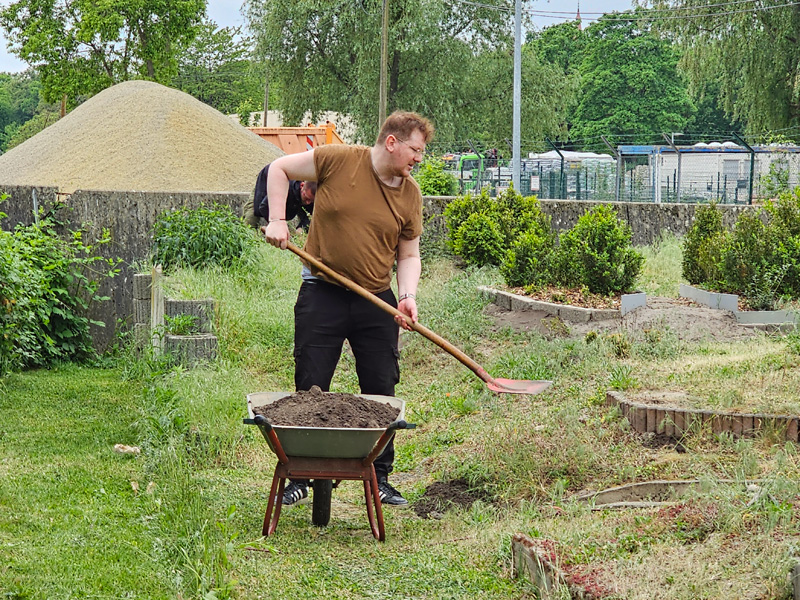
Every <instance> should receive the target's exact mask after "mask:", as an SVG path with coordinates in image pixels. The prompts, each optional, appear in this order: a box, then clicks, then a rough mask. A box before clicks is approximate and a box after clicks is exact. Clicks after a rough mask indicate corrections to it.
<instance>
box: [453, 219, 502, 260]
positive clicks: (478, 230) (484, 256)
mask: <svg viewBox="0 0 800 600" xmlns="http://www.w3.org/2000/svg"><path fill="white" fill-rule="evenodd" d="M502 238H503V236H502V234H501V232H500V227H499V226H498V225H497V223H496V222H495V221H494V220H493V219H492V218H491V217H490V216H489V215H487V214H486V213H473V214H471V215H470V216H469V217H467V220H466V221H464V223H462V225H461V227H459V228H458V230H457V231H456V235H455V242H454V250H455V252H456V254H458V255H459V256H461V258H463V259H464V260H465V261H466V262H467V264H469V265H475V266H478V267H482V266H484V265H499V264H500V262H501V261H502V258H503V254H504V251H505V249H504V246H503V239H502Z"/></svg>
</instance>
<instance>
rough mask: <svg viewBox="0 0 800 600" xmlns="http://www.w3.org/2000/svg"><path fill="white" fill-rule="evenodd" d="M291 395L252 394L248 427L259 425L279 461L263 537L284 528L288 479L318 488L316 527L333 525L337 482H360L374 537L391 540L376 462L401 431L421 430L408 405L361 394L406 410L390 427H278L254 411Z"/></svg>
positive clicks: (315, 495) (248, 400)
mask: <svg viewBox="0 0 800 600" xmlns="http://www.w3.org/2000/svg"><path fill="white" fill-rule="evenodd" d="M289 395H291V392H258V393H254V394H248V395H247V414H248V416H249V418H247V419H245V420H244V422H245V424H247V425H256V426H257V427H258V429H259V430H260V431H261V434H262V435H263V436H264V439H265V440H267V444H269V447H270V449H271V450H272V451H273V452H274V453H275V455H276V456H277V457H278V464H277V465H276V466H275V474H274V475H273V477H272V486H271V488H270V492H269V501H268V504H267V511H266V513H265V514H264V526H263V528H262V534H263V535H264V536H268V535H271V534H272V533H274V532H275V529H276V527H277V526H278V519H279V518H280V514H281V499H282V497H283V492H284V485H285V482H286V480H287V479H290V478H295V479H309V480H312V485H313V488H314V490H313V491H314V493H313V508H312V519H311V520H312V522H313V523H314V525H318V526H322V527H324V526H325V525H327V524H328V521H329V520H330V514H331V489H332V488H333V487H334V483H333V482H334V481H337V482H338V481H341V480H344V479H355V480H359V481H362V482H363V484H364V500H365V502H366V508H367V518H368V520H369V524H370V529H372V534H373V535H374V536H375V537H376V538H377V539H378V540H380V541H383V540H385V539H386V530H385V527H384V523H383V510H382V508H381V500H380V493H379V489H378V480H377V477H376V474H375V468H374V467H373V464H372V463H373V461H374V460H375V459H376V458H377V457H378V455H379V454H380V453H381V452H382V451H383V449H384V448H385V447H386V445H387V444H388V443H389V442H390V441H391V440H392V439H393V438H394V435H395V432H396V431H397V430H398V429H413V428H414V427H416V426H415V425H413V424H411V423H406V422H405V420H404V416H405V401H403V400H401V399H399V398H395V397H393V396H377V395H370V394H358V396H359V397H361V398H365V399H367V400H371V401H374V402H383V403H384V404H389V405H391V406H394V407H395V408H398V409H400V413H399V414H398V415H397V419H396V420H395V421H394V422H392V423H390V424H388V425H387V426H386V427H377V428H354V427H296V426H285V425H273V424H271V423H270V422H269V421H268V420H267V419H266V418H265V417H264V416H263V415H256V414H255V412H254V409H255V408H257V407H259V406H266V405H268V404H271V403H273V402H277V401H278V400H280V399H281V398H284V397H286V396H289Z"/></svg>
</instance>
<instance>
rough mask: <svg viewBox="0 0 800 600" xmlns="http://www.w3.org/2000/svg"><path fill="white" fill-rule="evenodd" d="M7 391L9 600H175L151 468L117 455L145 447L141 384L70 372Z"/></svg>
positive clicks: (94, 372) (1, 492) (4, 481)
mask: <svg viewBox="0 0 800 600" xmlns="http://www.w3.org/2000/svg"><path fill="white" fill-rule="evenodd" d="M0 391H2V394H1V395H0V411H1V412H2V425H0V473H1V474H2V476H0V548H2V555H3V557H4V558H3V560H2V561H0V563H2V565H0V590H2V592H3V594H4V596H3V597H9V598H70V597H93V598H120V597H129V598H160V597H168V596H169V593H168V591H169V590H170V587H171V585H170V575H169V571H170V568H169V565H168V564H165V563H163V562H162V561H160V560H159V556H158V554H157V553H156V551H155V548H156V546H157V544H156V542H157V539H158V531H157V530H156V529H155V528H154V527H153V525H152V522H153V517H154V514H155V512H156V511H157V508H158V507H157V505H156V503H155V501H154V499H153V496H152V495H149V494H146V493H144V492H145V490H146V487H147V481H146V480H145V479H144V474H143V472H142V462H141V461H137V460H136V459H135V458H133V457H131V456H130V455H123V454H118V453H115V452H114V451H113V446H114V444H117V443H122V444H131V445H132V444H135V443H136V433H135V431H134V429H133V428H132V424H133V422H134V420H135V419H137V418H138V413H137V404H138V402H139V399H140V397H141V389H140V388H139V386H136V385H134V384H132V383H123V382H122V381H121V373H120V372H119V371H118V370H113V369H111V370H105V369H88V368H81V367H77V366H64V367H59V368H57V369H53V370H51V371H46V370H41V371H32V372H28V373H24V374H20V375H12V376H11V377H10V378H9V379H8V380H7V381H5V382H4V384H3V387H2V388H0ZM132 482H134V483H138V484H139V487H140V492H139V493H138V494H137V493H136V492H135V490H134V488H133V487H132Z"/></svg>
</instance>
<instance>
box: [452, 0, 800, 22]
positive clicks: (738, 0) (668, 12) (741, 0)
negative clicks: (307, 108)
mask: <svg viewBox="0 0 800 600" xmlns="http://www.w3.org/2000/svg"><path fill="white" fill-rule="evenodd" d="M450 1H451V2H454V3H458V4H465V5H469V6H476V7H478V8H487V9H490V10H496V11H498V12H511V9H510V8H508V7H505V6H497V5H492V4H485V3H482V2H473V1H472V0H450ZM755 1H756V0H732V1H731V2H720V3H717V4H709V5H707V6H685V7H676V8H670V9H644V10H643V11H642V13H641V14H639V15H636V16H634V15H631V16H630V17H625V16H623V15H626V14H628V13H627V12H625V13H616V12H615V13H585V14H600V15H603V14H608V15H610V16H611V18H613V19H615V20H617V21H631V22H633V21H642V20H660V21H675V20H685V19H696V18H697V17H725V16H730V15H739V14H746V13H757V12H765V11H768V10H775V9H778V8H787V7H791V6H798V5H800V2H787V3H785V4H775V5H773V6H753V7H752V8H747V9H743V10H732V11H724V12H708V11H707V10H706V9H707V8H711V7H725V6H733V5H736V4H745V3H749V2H753V3H754V2H755ZM676 10H695V11H697V12H694V13H692V14H683V15H674V14H672V13H674V11H676ZM523 12H524V13H525V14H527V15H531V16H537V17H547V18H561V19H563V20H565V21H575V20H577V19H568V18H566V17H562V16H561V15H567V14H571V12H566V11H541V10H535V9H530V8H529V9H523ZM660 14H664V16H658V15H660ZM653 15H656V16H653ZM587 20H589V21H597V19H587Z"/></svg>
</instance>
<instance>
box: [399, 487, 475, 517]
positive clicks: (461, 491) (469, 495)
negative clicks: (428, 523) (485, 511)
mask: <svg viewBox="0 0 800 600" xmlns="http://www.w3.org/2000/svg"><path fill="white" fill-rule="evenodd" d="M478 500H483V501H486V500H487V499H486V497H485V495H484V494H482V493H480V492H478V491H475V490H472V489H470V487H469V484H468V483H467V482H466V481H465V480H464V479H454V480H453V481H444V482H443V481H437V482H435V483H433V484H432V485H431V486H430V487H428V489H427V490H425V493H424V494H423V495H422V497H421V498H420V499H419V500H417V501H416V502H414V512H415V513H416V514H417V516H418V517H422V518H423V519H440V518H442V516H443V513H444V512H446V511H447V510H448V509H450V508H453V507H459V508H469V507H471V506H472V504H473V503H474V502H476V501H478Z"/></svg>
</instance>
